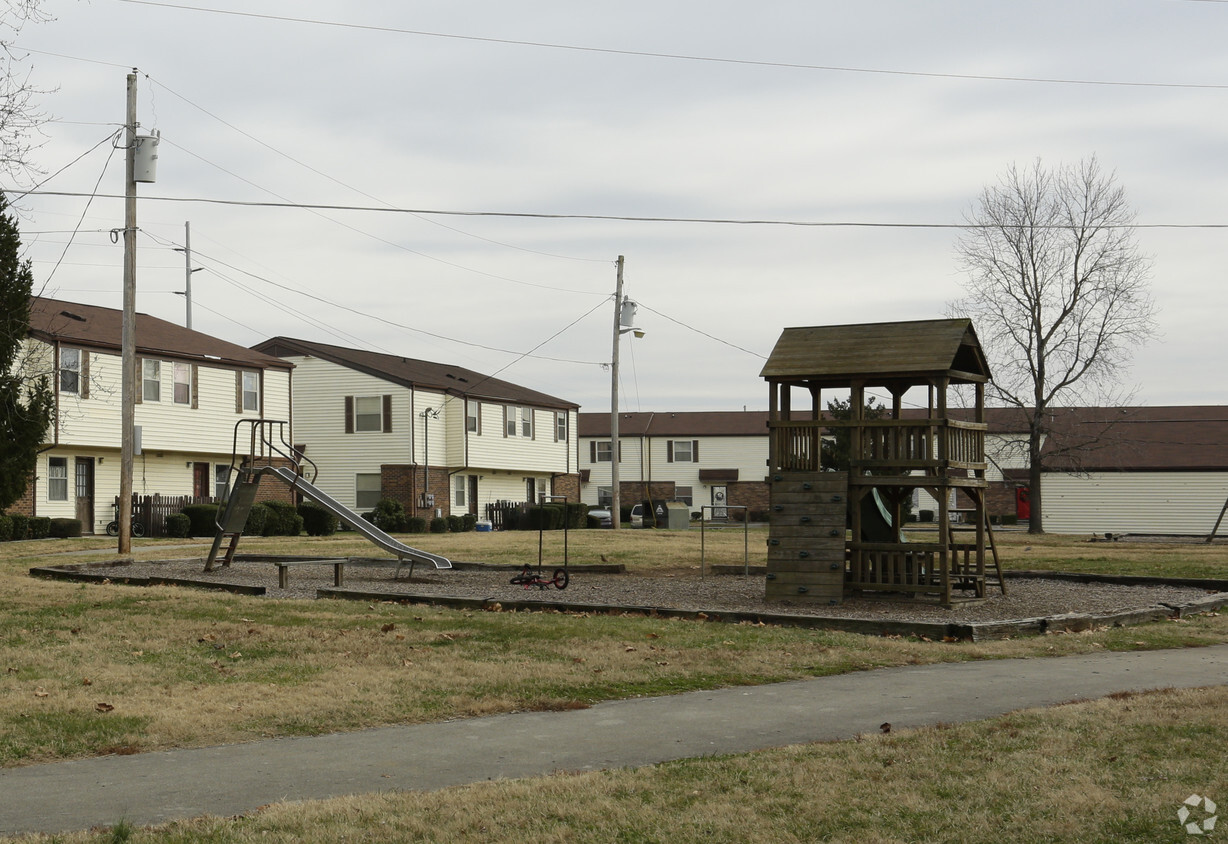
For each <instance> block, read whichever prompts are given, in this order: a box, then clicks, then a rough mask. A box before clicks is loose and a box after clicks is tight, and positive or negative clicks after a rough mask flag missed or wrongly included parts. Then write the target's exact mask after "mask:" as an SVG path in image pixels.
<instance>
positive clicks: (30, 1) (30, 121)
mask: <svg viewBox="0 0 1228 844" xmlns="http://www.w3.org/2000/svg"><path fill="white" fill-rule="evenodd" d="M46 20H48V15H47V14H46V13H45V12H44V11H43V9H42V0H4V2H3V3H2V4H0V172H3V173H5V174H6V175H8V176H11V177H20V176H24V175H26V174H27V173H29V172H30V171H31V170H32V169H33V162H32V160H31V153H32V152H33V151H34V150H35V149H37V148H38V147H39V146H40V145H41V144H40V143H39V140H40V137H41V136H40V135H39V127H40V126H41V125H42V124H43V122H44V121H45V120H46V115H45V114H44V113H43V112H42V111H40V110H39V108H38V106H37V98H38V97H39V95H41V94H45V93H47V92H46V91H44V90H42V89H39V88H36V87H35V86H34V85H32V84H31V82H30V70H29V69H28V68H27V67H25V60H26V56H25V55H24V54H23V53H22V52H21V51H20V50H19V49H18V48H17V47H15V46H14V41H15V39H16V38H17V36H18V35H20V34H21V30H22V28H23V27H24V26H25V25H26V24H28V23H41V22H43V21H46Z"/></svg>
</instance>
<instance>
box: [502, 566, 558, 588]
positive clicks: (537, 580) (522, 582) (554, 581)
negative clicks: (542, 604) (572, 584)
mask: <svg viewBox="0 0 1228 844" xmlns="http://www.w3.org/2000/svg"><path fill="white" fill-rule="evenodd" d="M570 579H571V578H570V577H569V576H568V574H567V569H555V570H554V576H553V577H544V576H543V575H542V572H541V571H540V570H537V571H534V570H533V569H531V568H529V567H528V566H525V567H524V568H523V569H521V570H520V574H518V575H516V576H515V577H513V578H512V579H511V583H512V584H514V585H516V586H523V587H524V588H525V589H528V588H529V587H531V586H536V587H537V588H538V589H545V588H546V587H547V586H553V587H554V588H555V589H566V588H567V582H568V581H569V580H570Z"/></svg>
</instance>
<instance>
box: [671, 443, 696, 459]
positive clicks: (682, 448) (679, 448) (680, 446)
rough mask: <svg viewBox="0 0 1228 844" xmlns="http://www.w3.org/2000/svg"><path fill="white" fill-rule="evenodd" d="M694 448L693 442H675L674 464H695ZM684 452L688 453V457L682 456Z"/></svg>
mask: <svg viewBox="0 0 1228 844" xmlns="http://www.w3.org/2000/svg"><path fill="white" fill-rule="evenodd" d="M693 446H694V441H693V440H674V445H673V449H674V462H675V463H694V462H695V452H694V451H692V448H693ZM682 452H686V456H685V457H683V456H682Z"/></svg>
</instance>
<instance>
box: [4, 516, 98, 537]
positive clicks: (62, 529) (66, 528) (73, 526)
mask: <svg viewBox="0 0 1228 844" xmlns="http://www.w3.org/2000/svg"><path fill="white" fill-rule="evenodd" d="M10 529H11V528H10ZM47 535H48V536H50V537H51V538H52V539H69V538H72V537H77V536H80V535H81V520H80V519H52V520H51V525H50V526H49V528H48V531H47Z"/></svg>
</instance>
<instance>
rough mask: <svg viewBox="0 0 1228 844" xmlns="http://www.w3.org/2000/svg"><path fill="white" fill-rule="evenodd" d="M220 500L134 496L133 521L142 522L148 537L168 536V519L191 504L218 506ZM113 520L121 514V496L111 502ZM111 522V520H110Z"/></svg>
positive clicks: (158, 495)
mask: <svg viewBox="0 0 1228 844" xmlns="http://www.w3.org/2000/svg"><path fill="white" fill-rule="evenodd" d="M220 502H221V499H220V498H212V497H209V496H195V495H160V494H158V493H154V494H153V495H135V494H134V495H133V496H132V520H133V521H134V522H140V523H141V525H142V526H144V528H145V535H146V536H166V517H167V516H173V515H175V514H176V513H178V512H180V511H181V510H183V508H184V507H187V506H188V505H189V504H218V503H220ZM111 506H112V507H113V508H114V510H112V518H117V517H118V513H119V496H118V495H117V496H115V498H114V499H113V500H112V502H111ZM108 521H110V519H108Z"/></svg>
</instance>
